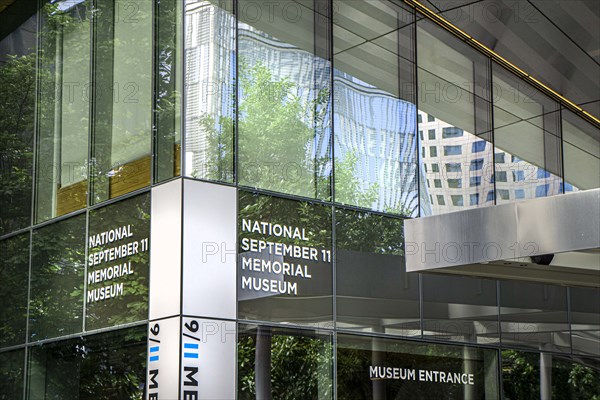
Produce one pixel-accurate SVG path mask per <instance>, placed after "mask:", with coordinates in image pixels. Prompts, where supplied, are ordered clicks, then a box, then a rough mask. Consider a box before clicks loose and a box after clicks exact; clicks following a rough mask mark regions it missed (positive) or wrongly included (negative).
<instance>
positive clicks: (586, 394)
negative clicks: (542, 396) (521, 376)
mask: <svg viewBox="0 0 600 400" xmlns="http://www.w3.org/2000/svg"><path fill="white" fill-rule="evenodd" d="M545 356H546V357H547V358H548V359H549V360H548V361H551V362H552V371H551V381H552V398H553V399H576V400H584V399H594V400H595V399H597V398H598V397H600V360H598V359H597V358H579V357H578V358H576V359H575V360H572V359H569V358H567V357H561V356H555V355H550V354H546V355H545Z"/></svg>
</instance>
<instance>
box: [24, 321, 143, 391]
mask: <svg viewBox="0 0 600 400" xmlns="http://www.w3.org/2000/svg"><path fill="white" fill-rule="evenodd" d="M145 380H146V327H145V326H141V327H136V328H131V329H127V330H121V331H117V332H110V333H104V334H101V335H94V336H87V337H83V338H80V339H76V340H69V341H61V342H56V343H49V344H45V345H43V346H36V347H32V348H31V350H30V355H29V368H28V386H27V396H28V397H27V398H28V399H44V400H51V399H61V400H75V399H80V400H92V399H132V400H133V399H136V400H138V399H139V400H141V399H142V396H143V393H144V385H145Z"/></svg>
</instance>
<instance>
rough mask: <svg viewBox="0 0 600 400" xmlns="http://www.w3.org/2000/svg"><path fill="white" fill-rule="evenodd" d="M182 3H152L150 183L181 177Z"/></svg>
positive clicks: (172, 1)
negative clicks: (152, 160)
mask: <svg viewBox="0 0 600 400" xmlns="http://www.w3.org/2000/svg"><path fill="white" fill-rule="evenodd" d="M181 6H182V2H181V1H178V0H161V1H159V2H156V8H155V13H156V18H155V22H156V23H155V31H156V33H155V35H156V39H155V40H156V43H155V44H154V45H155V52H156V53H155V57H156V59H155V66H154V68H155V71H156V72H155V85H156V86H155V89H154V90H155V94H154V101H155V103H154V107H155V110H154V112H155V124H156V126H155V129H156V141H155V144H154V154H155V165H154V166H155V174H154V181H155V182H161V181H163V180H166V179H169V178H172V177H174V176H178V175H181V86H182V67H183V66H182V63H183V58H182V55H181V54H182V49H181V34H182V33H183V24H182V18H181Z"/></svg>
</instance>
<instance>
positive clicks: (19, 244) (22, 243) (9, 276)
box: [0, 234, 29, 365]
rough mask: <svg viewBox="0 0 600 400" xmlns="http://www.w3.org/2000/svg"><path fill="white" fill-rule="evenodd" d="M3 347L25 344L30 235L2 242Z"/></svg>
mask: <svg viewBox="0 0 600 400" xmlns="http://www.w3.org/2000/svg"><path fill="white" fill-rule="evenodd" d="M0 254H2V256H1V257H0V282H2V290H1V291H0V304H2V308H0V321H2V323H1V324H0V348H2V347H8V346H12V345H16V344H21V343H25V326H26V324H27V286H28V278H29V234H25V235H19V236H14V237H11V238H10V239H6V240H3V241H0ZM0 365H1V363H0Z"/></svg>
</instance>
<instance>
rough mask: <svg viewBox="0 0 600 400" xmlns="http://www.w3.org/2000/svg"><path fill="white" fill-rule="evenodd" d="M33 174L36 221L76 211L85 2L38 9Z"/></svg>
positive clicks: (84, 131)
mask: <svg viewBox="0 0 600 400" xmlns="http://www.w3.org/2000/svg"><path fill="white" fill-rule="evenodd" d="M41 29H42V32H41V36H40V45H41V51H40V57H39V66H40V68H39V88H40V90H39V106H38V120H39V125H38V143H37V164H36V168H37V175H36V216H35V218H36V220H37V221H38V222H40V221H44V220H46V219H49V218H53V217H57V216H60V215H64V214H67V213H70V212H72V211H76V210H80V209H82V208H84V207H85V206H86V202H87V190H88V177H87V174H88V171H87V160H88V150H89V149H88V137H89V135H88V131H89V105H90V101H89V100H90V97H89V95H90V87H91V86H90V85H89V84H88V82H89V80H90V10H89V1H82V2H73V1H70V2H67V1H62V2H58V3H55V4H46V5H45V6H44V7H43V9H42V17H41Z"/></svg>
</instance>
